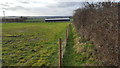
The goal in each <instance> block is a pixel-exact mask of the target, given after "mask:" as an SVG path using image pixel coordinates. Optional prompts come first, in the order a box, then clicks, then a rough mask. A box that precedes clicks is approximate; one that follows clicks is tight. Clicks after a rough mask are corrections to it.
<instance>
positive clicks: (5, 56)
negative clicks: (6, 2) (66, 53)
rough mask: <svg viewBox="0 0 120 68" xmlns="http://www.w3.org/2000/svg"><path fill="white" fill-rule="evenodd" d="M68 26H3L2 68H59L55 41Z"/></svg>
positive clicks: (62, 35)
mask: <svg viewBox="0 0 120 68" xmlns="http://www.w3.org/2000/svg"><path fill="white" fill-rule="evenodd" d="M68 24H69V23H67V22H64V23H3V24H2V29H3V31H2V34H3V35H2V37H3V38H2V41H3V42H2V44H3V45H2V63H3V66H58V38H60V37H61V38H63V39H64V38H65V30H66V28H67V25H68Z"/></svg>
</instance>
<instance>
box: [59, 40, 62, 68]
mask: <svg viewBox="0 0 120 68" xmlns="http://www.w3.org/2000/svg"><path fill="white" fill-rule="evenodd" d="M61 66H62V39H61V38H59V68H61Z"/></svg>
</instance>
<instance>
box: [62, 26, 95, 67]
mask: <svg viewBox="0 0 120 68" xmlns="http://www.w3.org/2000/svg"><path fill="white" fill-rule="evenodd" d="M95 63H96V61H95V56H94V45H93V44H92V42H91V41H87V40H85V39H84V38H83V37H81V36H79V35H78V33H77V32H76V31H75V27H74V26H73V25H70V27H69V36H68V40H67V45H66V51H65V54H64V57H63V63H62V66H63V67H64V66H82V65H92V64H95Z"/></svg>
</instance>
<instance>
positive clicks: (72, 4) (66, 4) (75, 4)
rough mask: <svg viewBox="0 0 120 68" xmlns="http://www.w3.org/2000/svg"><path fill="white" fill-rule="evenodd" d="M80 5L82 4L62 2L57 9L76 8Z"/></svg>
mask: <svg viewBox="0 0 120 68" xmlns="http://www.w3.org/2000/svg"><path fill="white" fill-rule="evenodd" d="M80 5H81V2H60V3H59V4H58V6H57V7H61V8H65V7H74V6H80Z"/></svg>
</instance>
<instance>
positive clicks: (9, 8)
mask: <svg viewBox="0 0 120 68" xmlns="http://www.w3.org/2000/svg"><path fill="white" fill-rule="evenodd" d="M2 9H4V10H12V11H14V10H27V9H26V8H24V7H22V6H15V7H6V8H5V7H4V8H2Z"/></svg>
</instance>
